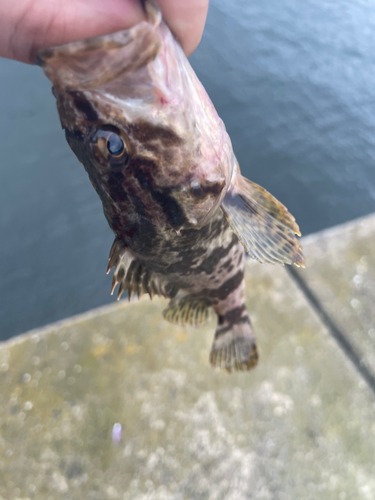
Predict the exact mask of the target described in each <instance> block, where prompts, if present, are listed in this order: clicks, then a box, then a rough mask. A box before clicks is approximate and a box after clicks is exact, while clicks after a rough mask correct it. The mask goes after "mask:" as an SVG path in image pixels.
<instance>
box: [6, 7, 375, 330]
mask: <svg viewBox="0 0 375 500" xmlns="http://www.w3.org/2000/svg"><path fill="white" fill-rule="evenodd" d="M374 33H375V11H374V8H373V4H372V3H371V2H369V1H364V0H356V1H353V0H350V1H344V0H343V1H337V0H329V1H328V0H314V1H313V0H305V1H304V2H301V1H300V0H263V1H262V2H249V1H248V0H236V1H230V0H212V2H211V7H210V12H209V17H208V22H207V28H206V31H205V34H204V37H203V40H202V43H201V45H200V47H199V49H198V50H197V52H196V53H195V55H194V56H193V57H192V64H193V66H194V68H195V69H196V71H197V73H198V76H199V77H200V78H201V80H202V82H203V84H204V85H205V87H206V89H207V90H208V93H209V94H210V96H211V98H212V100H213V102H214V104H215V105H216V107H217V109H218V112H219V114H220V115H221V116H222V118H223V119H224V121H225V123H226V126H227V128H228V131H229V133H230V135H231V138H232V141H233V145H234V149H235V152H236V154H237V157H238V159H239V162H240V165H241V168H242V171H243V173H244V175H246V176H247V177H249V178H250V179H252V180H253V181H255V182H258V183H259V184H261V185H263V186H264V187H265V188H267V189H268V190H269V191H271V192H272V193H273V194H274V195H275V196H276V197H277V198H279V199H280V200H281V201H282V202H284V203H285V204H286V205H287V207H288V208H289V209H290V211H291V212H292V213H293V214H294V215H295V216H296V218H297V220H298V222H299V224H300V227H301V230H302V232H303V233H304V234H308V233H310V232H314V231H318V230H320V229H323V228H325V227H328V226H332V225H334V224H338V223H341V222H344V221H346V220H349V219H353V218H355V217H358V216H361V215H365V214H367V213H370V212H373V211H374V210H375V166H374V159H375V98H374V82H375V37H374ZM0 158H1V160H0V241H1V245H0V338H7V337H9V336H12V335H14V334H17V333H20V332H23V331H26V330H28V329H30V328H34V327H37V326H41V325H44V324H47V323H49V322H51V321H55V320H58V319H61V318H64V317H67V316H70V315H72V314H76V313H79V312H82V311H85V310H87V309H90V308H92V307H96V306H99V305H102V304H104V303H107V302H110V301H111V300H112V299H111V297H110V295H109V288H110V278H109V277H107V276H106V275H105V268H106V265H107V255H108V252H109V248H110V246H111V243H112V239H113V237H112V234H111V232H110V230H109V229H108V227H107V223H106V221H105V220H104V216H103V214H102V209H101V204H100V201H99V198H98V197H97V195H96V193H95V192H94V190H93V189H92V187H91V185H90V183H89V181H88V178H87V177H86V174H85V172H84V170H83V167H81V165H80V164H79V163H78V161H77V160H76V159H75V157H74V156H73V154H72V153H71V151H70V150H69V148H68V146H67V144H66V143H65V139H64V136H63V133H62V131H61V129H60V125H59V120H58V117H57V112H56V110H55V103H54V99H53V97H52V95H51V91H50V84H49V82H48V81H47V79H46V78H45V77H44V76H43V74H42V72H41V70H40V69H39V68H35V67H29V66H25V65H21V64H18V63H15V62H12V61H7V60H0Z"/></svg>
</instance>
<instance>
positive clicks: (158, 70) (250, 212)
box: [37, 2, 303, 371]
mask: <svg viewBox="0 0 375 500" xmlns="http://www.w3.org/2000/svg"><path fill="white" fill-rule="evenodd" d="M146 11H147V14H148V20H147V21H144V22H142V23H140V24H138V25H137V26H135V27H134V28H132V29H130V30H126V31H121V32H118V33H115V34H112V35H107V36H103V37H97V38H92V39H87V40H83V41H80V42H74V43H71V44H67V45H63V46H60V47H54V48H51V49H47V50H44V51H41V52H39V54H37V62H38V63H39V64H40V65H41V66H42V67H43V69H44V71H45V73H46V75H47V76H48V77H49V78H50V80H51V81H52V82H53V92H54V95H55V97H56V99H57V106H58V110H59V114H60V119H61V123H62V126H63V128H64V129H65V133H66V138H67V140H68V143H69V145H70V146H71V148H72V149H73V151H74V153H75V154H76V155H77V157H78V159H79V160H80V161H81V163H83V165H84V167H85V169H86V171H87V173H88V175H89V177H90V180H91V182H92V184H93V186H94V188H95V189H96V191H97V193H98V195H99V196H100V198H101V200H102V203H103V209H104V214H105V216H106V218H107V220H108V223H109V225H110V227H111V229H112V230H113V232H114V233H115V236H116V237H115V241H114V243H113V246H112V249H111V252H110V257H109V266H108V270H110V269H111V268H112V267H115V270H114V275H113V282H112V292H113V290H114V288H115V287H116V285H117V284H119V296H120V295H121V294H122V293H123V292H124V291H126V290H127V291H128V292H129V298H130V297H131V295H132V294H133V293H138V295H142V294H143V293H148V294H149V295H150V296H151V297H152V296H153V295H154V294H158V295H163V296H165V297H167V298H170V299H171V300H170V303H169V306H168V307H167V309H166V310H165V311H164V312H163V314H164V317H165V318H166V319H167V320H169V321H171V322H174V323H178V324H193V325H199V324H201V323H203V322H204V321H205V320H206V319H207V317H208V313H209V310H210V308H213V309H214V311H215V312H216V314H217V316H218V327H217V330H216V333H215V338H214V342H213V346H212V350H211V354H210V362H211V364H212V365H213V366H215V367H220V368H224V369H226V370H227V371H232V370H248V369H250V368H252V367H253V366H254V365H255V364H256V363H257V360H258V354H257V348H256V342H255V338H254V335H253V331H252V327H251V323H250V319H249V316H248V313H247V311H246V306H245V300H244V246H245V248H246V250H247V251H248V253H249V254H250V255H251V256H252V257H254V258H256V259H257V260H259V261H260V262H271V263H275V262H279V263H288V264H291V263H293V264H295V265H298V266H299V265H301V266H303V255H302V250H301V247H300V246H299V244H298V241H297V239H296V237H295V234H297V235H300V233H299V229H298V226H297V224H296V223H295V220H294V218H293V216H292V215H291V214H290V213H289V212H288V211H287V209H286V208H285V207H284V206H283V205H282V204H281V203H280V202H278V201H277V200H276V199H275V198H273V197H272V196H271V195H270V194H269V193H268V192H267V191H265V190H264V189H263V188H261V187H260V186H257V185H256V184H253V183H251V182H250V181H248V180H246V179H245V178H243V177H242V176H241V174H240V171H239V167H238V163H237V161H236V158H235V156H234V153H233V150H232V145H231V141H230V139H229V136H228V134H227V132H226V130H225V127H224V124H223V122H222V120H221V119H220V118H219V117H218V115H217V113H216V111H215V109H214V106H213V105H212V103H211V101H210V99H209V97H208V96H207V94H206V92H205V90H204V88H203V86H202V85H201V83H200V82H199V80H198V79H197V77H196V75H195V73H194V71H193V70H192V68H191V66H190V64H189V62H188V61H187V59H186V57H185V55H184V53H183V51H182V49H181V47H180V45H179V44H178V42H177V41H176V40H175V38H174V37H173V35H172V34H171V32H170V30H169V29H168V27H167V25H166V24H165V23H164V22H163V20H162V18H161V14H160V12H159V10H158V9H157V7H156V6H155V5H154V4H153V3H151V2H147V3H146ZM240 241H241V242H240Z"/></svg>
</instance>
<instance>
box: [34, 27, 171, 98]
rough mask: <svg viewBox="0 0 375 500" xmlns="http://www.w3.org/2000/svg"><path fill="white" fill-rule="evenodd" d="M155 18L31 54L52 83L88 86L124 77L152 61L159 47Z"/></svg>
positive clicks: (61, 85)
mask: <svg viewBox="0 0 375 500" xmlns="http://www.w3.org/2000/svg"><path fill="white" fill-rule="evenodd" d="M159 24H160V19H159V20H153V22H152V23H151V22H146V21H143V22H141V23H139V24H137V25H136V26H134V27H133V28H131V29H129V30H122V31H118V32H116V33H112V34H110V35H104V36H98V37H92V38H86V39H84V40H80V41H77V42H71V43H67V44H64V45H58V46H55V47H51V48H48V49H42V50H40V51H38V52H37V53H36V55H35V62H36V64H38V65H39V66H41V67H42V68H43V70H44V72H45V74H46V75H47V77H48V78H49V79H50V80H51V81H52V82H53V84H54V85H56V86H60V87H64V88H67V87H72V88H75V87H76V88H80V89H90V88H98V87H103V86H105V85H106V84H108V83H110V82H112V81H114V80H119V84H121V79H124V78H126V76H127V75H128V74H129V73H135V72H136V71H137V70H139V69H140V68H142V67H143V66H146V65H147V64H148V63H149V62H151V61H153V60H154V59H155V57H156V56H157V55H158V54H159V52H160V50H161V48H162V38H161V35H160V31H159V29H157V28H158V25H159Z"/></svg>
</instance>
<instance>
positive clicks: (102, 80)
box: [37, 15, 236, 232]
mask: <svg viewBox="0 0 375 500" xmlns="http://www.w3.org/2000/svg"><path fill="white" fill-rule="evenodd" d="M37 61H38V63H39V64H40V65H41V66H42V67H43V69H44V72H45V73H46V75H47V76H48V77H49V78H50V80H51V81H52V83H53V93H54V95H55V97H56V99H57V106H58V111H59V115H60V119H61V124H62V127H63V128H64V129H65V133H66V138H67V141H68V143H69V145H70V146H71V148H72V149H73V151H74V153H75V154H76V156H77V157H78V159H79V160H80V161H81V163H83V165H84V166H85V169H86V170H87V172H88V174H89V177H90V180H91V182H92V184H93V186H94V187H95V189H96V191H97V192H98V194H99V196H100V198H101V200H102V202H103V207H104V212H105V215H106V217H107V219H108V221H109V223H110V225H111V227H112V229H114V230H115V232H119V231H120V229H121V227H122V226H123V225H124V221H123V220H122V219H123V218H124V217H125V215H124V214H126V217H128V219H129V217H130V218H131V217H132V215H131V214H133V213H137V214H138V216H140V217H143V218H147V219H149V220H152V222H153V224H155V225H157V226H159V227H160V228H161V229H163V230H170V229H172V230H175V231H177V232H179V231H180V230H181V229H187V228H194V227H195V228H200V227H202V226H203V225H204V224H205V222H206V221H207V220H208V219H209V218H210V217H211V215H213V213H214V212H215V211H216V210H217V209H218V208H219V206H220V203H221V201H222V199H223V197H224V196H225V193H226V191H227V189H228V186H229V184H230V180H231V177H232V174H233V169H234V168H236V166H235V159H234V155H233V151H232V146H231V143H230V139H229V136H228V134H227V133H226V131H225V127H224V125H223V122H222V121H221V120H220V118H219V117H218V115H217V113H216V111H215V109H214V107H213V105H212V103H211V101H210V99H209V97H208V96H207V94H206V92H205V90H204V88H203V86H202V85H201V84H200V82H199V80H198V78H197V77H196V75H195V73H194V71H193V70H192V68H191V66H190V64H189V62H188V60H187V59H186V57H185V55H184V53H183V51H182V49H181V47H180V46H179V44H178V43H177V41H176V40H175V38H174V37H173V35H172V34H171V32H170V31H169V29H168V27H167V26H166V25H165V23H163V22H162V21H161V18H160V16H159V17H158V16H157V15H155V16H154V19H153V20H152V22H150V21H148V22H146V21H144V22H142V23H140V24H138V25H137V26H135V27H134V28H132V29H130V30H124V31H121V32H118V33H114V34H111V35H106V36H102V37H96V38H91V39H87V40H83V41H79V42H73V43H70V44H66V45H62V46H59V47H55V48H51V49H47V50H44V51H41V52H39V54H38V55H37ZM134 217H135V215H134ZM119 220H120V222H119Z"/></svg>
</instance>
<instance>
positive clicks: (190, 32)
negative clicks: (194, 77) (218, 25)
mask: <svg viewBox="0 0 375 500" xmlns="http://www.w3.org/2000/svg"><path fill="white" fill-rule="evenodd" d="M157 4H158V5H159V7H160V10H161V11H162V13H163V17H164V19H165V21H166V22H167V24H168V26H169V28H170V30H171V31H172V33H173V34H174V35H175V37H176V38H177V39H178V41H179V42H180V43H181V45H182V48H183V49H184V51H185V53H186V55H188V56H189V55H190V54H191V53H192V52H194V50H195V49H196V48H197V46H198V44H199V42H200V40H201V38H202V34H203V29H204V25H205V23H206V17H207V10H208V0H157Z"/></svg>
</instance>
